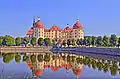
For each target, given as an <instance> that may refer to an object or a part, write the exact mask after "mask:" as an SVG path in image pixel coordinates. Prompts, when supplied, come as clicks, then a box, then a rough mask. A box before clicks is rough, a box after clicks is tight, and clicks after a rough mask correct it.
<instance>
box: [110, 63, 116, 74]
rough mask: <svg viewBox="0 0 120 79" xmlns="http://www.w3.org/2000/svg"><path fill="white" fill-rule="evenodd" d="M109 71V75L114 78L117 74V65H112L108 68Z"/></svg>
mask: <svg viewBox="0 0 120 79" xmlns="http://www.w3.org/2000/svg"><path fill="white" fill-rule="evenodd" d="M110 71H111V75H113V76H115V75H116V74H117V72H118V66H117V64H115V63H114V64H113V65H112V66H111V67H110Z"/></svg>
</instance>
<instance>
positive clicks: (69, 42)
mask: <svg viewBox="0 0 120 79" xmlns="http://www.w3.org/2000/svg"><path fill="white" fill-rule="evenodd" d="M71 43H72V42H71V40H70V39H68V40H67V45H68V47H69V46H70V45H71Z"/></svg>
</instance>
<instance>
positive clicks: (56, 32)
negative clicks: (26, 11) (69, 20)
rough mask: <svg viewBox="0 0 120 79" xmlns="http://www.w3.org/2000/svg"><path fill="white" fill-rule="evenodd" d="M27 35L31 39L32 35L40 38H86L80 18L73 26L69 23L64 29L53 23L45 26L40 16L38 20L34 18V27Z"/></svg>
mask: <svg viewBox="0 0 120 79" xmlns="http://www.w3.org/2000/svg"><path fill="white" fill-rule="evenodd" d="M27 37H28V38H29V39H31V38H32V37H36V39H37V40H38V39H39V38H43V39H44V38H50V40H53V39H55V40H57V39H62V40H67V39H75V40H77V39H83V38H84V29H83V27H82V25H81V24H80V22H79V19H77V20H76V23H75V24H74V25H73V27H72V28H70V27H69V24H67V26H66V27H65V28H64V29H61V28H59V27H58V26H57V25H53V26H52V27H51V28H45V27H44V24H43V23H42V22H41V20H40V17H38V21H37V22H35V18H34V20H33V27H31V29H30V30H29V31H28V32H27Z"/></svg>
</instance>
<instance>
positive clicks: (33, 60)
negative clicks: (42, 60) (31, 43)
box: [30, 54, 36, 63]
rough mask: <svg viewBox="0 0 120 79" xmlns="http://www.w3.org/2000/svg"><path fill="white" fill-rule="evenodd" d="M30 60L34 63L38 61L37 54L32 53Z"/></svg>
mask: <svg viewBox="0 0 120 79" xmlns="http://www.w3.org/2000/svg"><path fill="white" fill-rule="evenodd" d="M30 60H31V62H33V63H34V62H36V55H34V54H33V55H31V56H30Z"/></svg>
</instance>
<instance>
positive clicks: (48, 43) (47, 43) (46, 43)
mask: <svg viewBox="0 0 120 79" xmlns="http://www.w3.org/2000/svg"><path fill="white" fill-rule="evenodd" d="M44 43H45V45H46V46H48V45H50V44H51V42H50V38H45V39H44Z"/></svg>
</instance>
